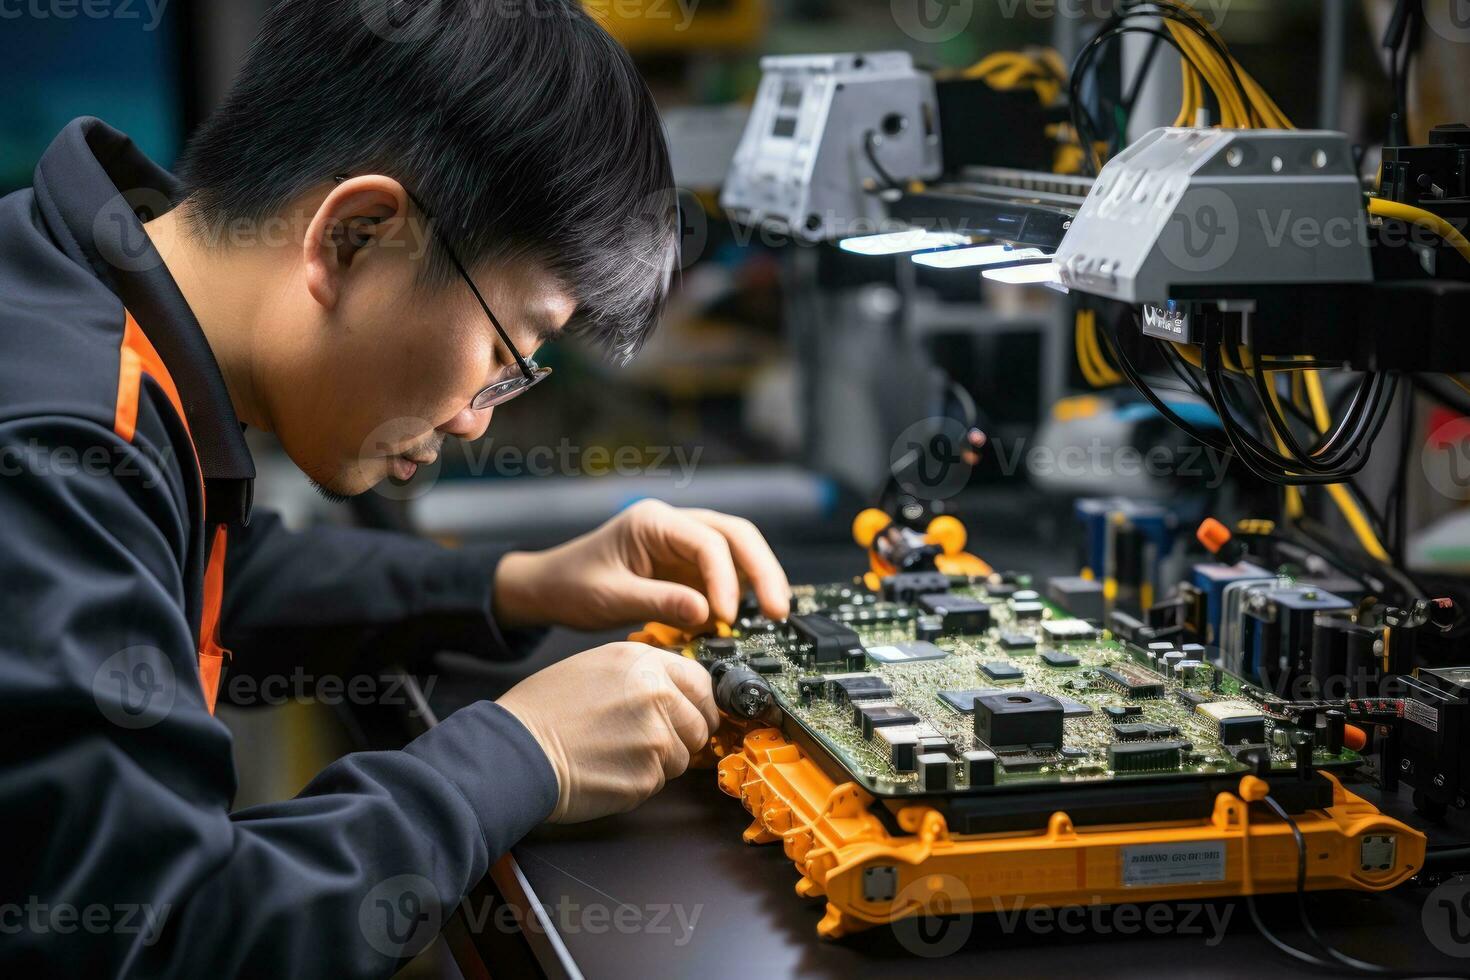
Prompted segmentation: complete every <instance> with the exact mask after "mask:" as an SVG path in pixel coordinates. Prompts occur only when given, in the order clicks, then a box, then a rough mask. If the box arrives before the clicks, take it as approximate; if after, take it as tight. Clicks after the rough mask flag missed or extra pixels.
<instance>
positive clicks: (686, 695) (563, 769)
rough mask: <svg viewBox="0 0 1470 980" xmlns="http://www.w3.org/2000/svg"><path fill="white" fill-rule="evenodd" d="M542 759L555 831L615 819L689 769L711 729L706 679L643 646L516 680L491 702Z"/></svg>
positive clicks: (714, 717)
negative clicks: (511, 718) (547, 765)
mask: <svg viewBox="0 0 1470 980" xmlns="http://www.w3.org/2000/svg"><path fill="white" fill-rule="evenodd" d="M498 703H499V704H500V706H501V707H502V708H505V709H506V710H507V711H509V712H510V713H511V714H513V715H515V716H516V718H518V719H519V720H520V722H521V724H523V725H525V726H526V728H527V729H529V730H530V732H531V734H532V736H534V737H535V739H536V741H537V742H538V743H540V745H541V747H542V749H544V750H545V751H546V757H547V759H549V760H550V762H551V768H552V769H553V770H555V772H556V782H557V787H558V793H557V801H556V809H555V810H554V811H553V812H552V814H551V820H552V822H553V823H575V822H577V821H580V820H591V819H592V818H594V817H601V816H605V815H606V814H609V813H622V812H623V811H625V810H631V809H632V808H633V807H635V806H637V805H638V804H639V803H642V802H643V801H644V800H646V799H648V798H649V797H650V796H652V795H653V794H654V793H657V792H658V791H659V790H660V789H662V788H663V785H664V783H665V782H666V781H667V780H669V779H672V778H674V777H675V776H677V775H679V774H680V773H682V772H683V771H684V770H685V769H686V768H688V766H689V756H690V754H691V753H693V752H697V751H698V750H699V749H700V748H701V747H702V746H703V745H704V744H705V743H706V742H708V741H709V736H710V732H711V731H713V730H714V728H715V727H716V726H718V725H719V713H718V712H717V711H716V710H715V700H714V695H713V694H711V692H710V682H709V673H708V672H706V671H705V669H704V668H703V667H700V666H699V665H698V664H697V663H695V662H694V661H693V660H690V659H688V658H687V657H681V656H679V655H678V654H674V653H669V652H667V651H664V650H659V649H658V648H656V647H651V646H646V645H644V644H642V643H609V644H608V645H607V646H603V647H598V648H596V649H595V650H588V651H587V652H586V653H579V654H577V655H576V656H574V657H568V658H567V659H566V660H563V661H561V662H559V663H556V664H553V665H552V666H550V667H547V668H546V669H545V670H543V671H541V672H540V673H537V674H532V675H531V676H530V677H528V678H526V679H525V680H523V681H521V682H520V683H519V684H517V685H516V686H515V687H513V688H511V689H510V690H509V691H507V692H506V693H505V695H504V696H503V697H501V699H500V701H499V702H498Z"/></svg>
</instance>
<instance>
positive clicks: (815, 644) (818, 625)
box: [787, 613, 863, 664]
mask: <svg viewBox="0 0 1470 980" xmlns="http://www.w3.org/2000/svg"><path fill="white" fill-rule="evenodd" d="M787 623H788V624H789V625H790V627H791V629H792V631H793V632H795V633H796V635H797V637H799V638H800V639H801V640H803V641H804V642H806V643H808V644H810V645H811V648H812V655H813V656H814V657H815V659H816V662H817V663H819V664H829V663H837V662H839V661H841V660H843V659H845V658H846V656H847V652H848V651H849V650H852V649H857V650H859V651H861V650H862V645H863V644H862V640H861V639H859V638H858V635H857V633H855V632H854V631H853V630H852V629H851V628H849V627H847V626H843V625H842V624H841V623H838V622H835V621H833V620H832V619H830V618H828V617H826V616H822V615H820V614H817V613H812V614H810V615H806V616H792V617H791V618H790V619H788V620H787Z"/></svg>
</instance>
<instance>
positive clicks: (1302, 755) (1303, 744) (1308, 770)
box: [1291, 732, 1314, 782]
mask: <svg viewBox="0 0 1470 980" xmlns="http://www.w3.org/2000/svg"><path fill="white" fill-rule="evenodd" d="M1313 741H1314V740H1313V738H1312V733H1311V732H1296V733H1295V734H1293V735H1292V736H1291V748H1292V751H1294V752H1295V753H1296V778H1298V779H1300V780H1301V781H1302V782H1309V781H1310V780H1311V778H1312V743H1313Z"/></svg>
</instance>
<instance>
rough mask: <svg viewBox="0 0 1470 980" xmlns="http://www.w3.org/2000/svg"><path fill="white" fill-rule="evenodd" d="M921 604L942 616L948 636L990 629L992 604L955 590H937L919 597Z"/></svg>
mask: <svg viewBox="0 0 1470 980" xmlns="http://www.w3.org/2000/svg"><path fill="white" fill-rule="evenodd" d="M919 606H920V607H921V608H922V609H924V610H925V611H926V612H929V613H931V614H933V615H935V616H938V617H939V618H940V624H941V627H942V629H943V631H944V633H945V635H947V636H953V635H955V634H958V633H984V632H985V631H986V630H988V629H990V604H989V603H988V602H981V601H980V600H979V599H974V598H971V597H970V596H964V595H956V594H955V593H953V592H935V593H932V594H930V595H923V596H920V597H919Z"/></svg>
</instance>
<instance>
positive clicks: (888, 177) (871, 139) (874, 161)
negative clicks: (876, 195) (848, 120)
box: [863, 129, 903, 190]
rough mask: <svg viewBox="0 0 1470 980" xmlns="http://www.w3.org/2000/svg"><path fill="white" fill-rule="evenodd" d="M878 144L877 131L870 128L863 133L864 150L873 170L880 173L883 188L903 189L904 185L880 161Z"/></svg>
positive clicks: (879, 177)
mask: <svg viewBox="0 0 1470 980" xmlns="http://www.w3.org/2000/svg"><path fill="white" fill-rule="evenodd" d="M877 145H878V134H877V133H876V132H874V131H873V130H871V129H870V130H868V131H867V132H866V133H864V134H863V152H864V153H866V154H867V156H868V163H869V164H871V165H872V167H873V172H874V173H876V174H877V175H878V179H879V180H881V181H883V189H884V190H901V189H902V188H903V185H902V184H900V183H899V182H898V181H896V180H894V179H893V175H892V174H890V173H889V172H888V171H887V169H885V168H884V166H883V164H881V163H879V162H878V153H877Z"/></svg>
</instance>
